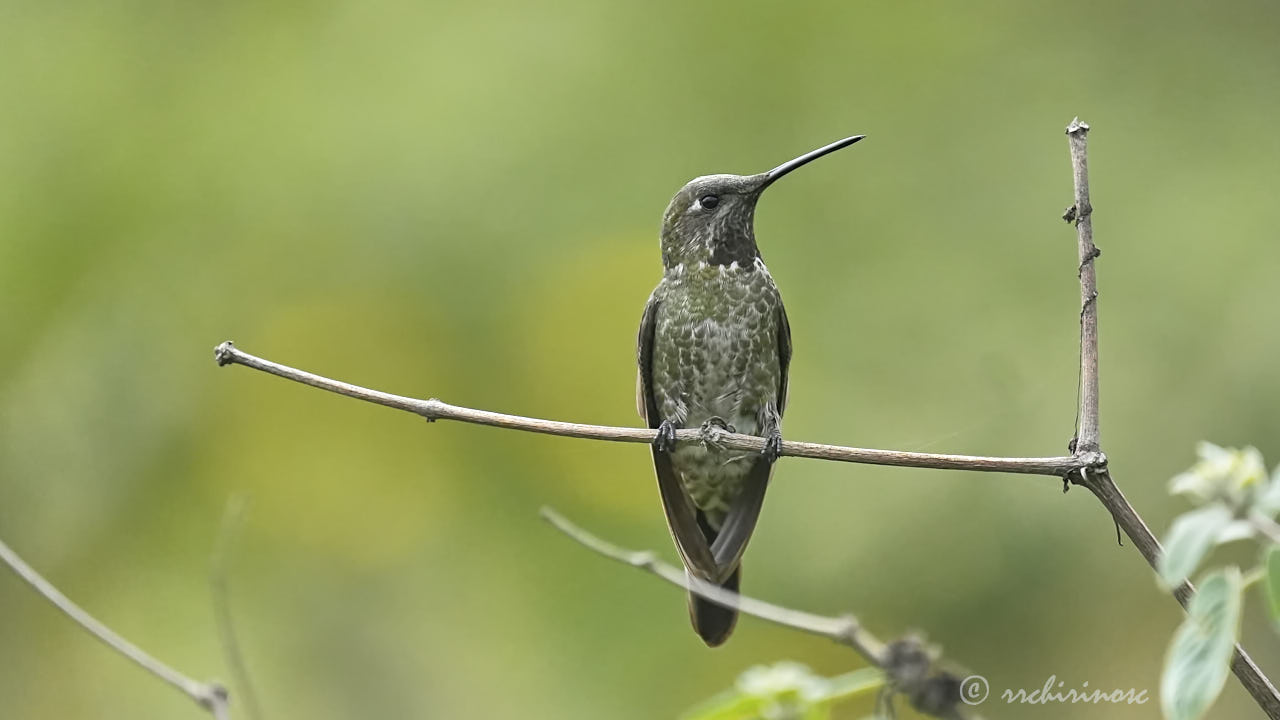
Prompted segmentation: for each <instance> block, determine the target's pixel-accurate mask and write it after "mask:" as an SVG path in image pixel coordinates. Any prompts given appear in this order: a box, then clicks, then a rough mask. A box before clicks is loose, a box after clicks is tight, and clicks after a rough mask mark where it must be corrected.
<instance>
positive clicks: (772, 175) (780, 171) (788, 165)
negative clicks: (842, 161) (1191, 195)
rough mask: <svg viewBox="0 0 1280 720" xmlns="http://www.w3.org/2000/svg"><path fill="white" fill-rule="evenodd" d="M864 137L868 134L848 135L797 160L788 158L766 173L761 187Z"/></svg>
mask: <svg viewBox="0 0 1280 720" xmlns="http://www.w3.org/2000/svg"><path fill="white" fill-rule="evenodd" d="M864 137H866V135H854V136H853V137H847V138H845V139H843V140H837V141H835V142H833V143H831V144H830V145H824V146H823V147H820V148H818V149H817V150H814V151H812V152H807V153H805V154H804V155H801V156H800V157H798V158H796V159H795V160H788V161H787V162H784V163H782V164H781V165H779V166H778V167H776V168H774V169H772V170H770V171H769V172H767V173H765V174H764V184H763V185H761V186H760V189H761V190H764V189H765V188H767V187H769V186H770V185H772V184H773V183H774V182H775V181H777V179H778V178H780V177H782V176H783V175H786V174H787V173H789V172H791V171H792V170H795V169H796V168H798V167H800V166H801V165H807V164H808V163H810V162H813V161H814V160H817V159H818V158H820V157H822V156H823V155H828V154H830V153H833V152H835V151H837V150H839V149H840V148H846V147H849V146H850V145H852V144H854V143H856V142H858V141H859V140H861V139H862V138H864Z"/></svg>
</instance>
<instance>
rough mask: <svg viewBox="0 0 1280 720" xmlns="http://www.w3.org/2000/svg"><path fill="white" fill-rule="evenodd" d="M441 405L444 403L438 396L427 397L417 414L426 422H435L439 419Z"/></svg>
mask: <svg viewBox="0 0 1280 720" xmlns="http://www.w3.org/2000/svg"><path fill="white" fill-rule="evenodd" d="M441 405H444V403H443V402H441V401H440V399H439V398H427V401H426V402H425V403H424V404H423V406H422V409H421V410H420V411H419V412H418V414H419V415H421V416H422V417H424V418H426V419H427V422H435V421H436V420H439V419H440V406H441Z"/></svg>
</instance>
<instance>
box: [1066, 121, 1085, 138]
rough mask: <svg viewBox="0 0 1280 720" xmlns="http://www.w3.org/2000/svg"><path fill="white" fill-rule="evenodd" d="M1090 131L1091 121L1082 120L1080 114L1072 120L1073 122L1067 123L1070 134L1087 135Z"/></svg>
mask: <svg viewBox="0 0 1280 720" xmlns="http://www.w3.org/2000/svg"><path fill="white" fill-rule="evenodd" d="M1088 132H1089V123H1087V122H1082V121H1081V120H1080V117H1079V116H1076V117H1075V118H1073V119H1072V120H1071V124H1070V125H1067V134H1068V135H1085V134H1087V133H1088Z"/></svg>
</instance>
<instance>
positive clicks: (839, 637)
mask: <svg viewBox="0 0 1280 720" xmlns="http://www.w3.org/2000/svg"><path fill="white" fill-rule="evenodd" d="M540 513H541V515H542V517H543V519H545V520H546V521H547V522H549V523H551V525H553V526H554V527H555V528H556V529H557V530H559V531H560V532H562V533H564V534H565V535H568V536H569V537H570V538H572V539H573V540H575V541H576V542H578V543H579V544H581V545H584V546H586V547H587V548H589V549H590V550H593V551H595V552H597V553H599V554H601V555H603V556H605V557H607V558H609V559H610V560H616V561H618V562H621V563H624V564H626V565H630V566H631V567H634V568H639V569H641V570H644V571H645V572H647V573H650V574H652V575H656V576H658V577H660V578H662V579H663V580H665V581H667V582H669V583H671V584H672V585H675V586H676V587H680V588H684V589H685V590H686V591H688V592H692V593H696V594H698V595H699V596H701V597H704V598H706V599H708V600H710V601H712V602H714V603H717V604H719V605H723V606H725V607H729V608H736V609H737V610H738V611H739V612H742V613H744V614H747V615H750V616H752V617H755V618H759V619H761V620H765V621H767V622H771V623H774V624H775V625H781V626H783V627H787V628H791V629H792V630H799V631H800V632H804V633H809V634H810V635H817V636H819V637H825V638H827V639H829V640H833V641H835V642H837V643H839V644H841V645H844V646H846V647H849V648H852V649H853V650H854V652H856V653H858V654H859V655H861V656H862V657H863V658H864V659H866V661H867V662H868V663H870V664H871V665H873V666H875V667H877V668H879V669H881V670H883V671H884V673H885V676H886V678H888V684H889V686H890V687H891V688H893V689H894V691H896V692H901V693H903V694H904V695H906V696H907V697H908V698H909V699H910V700H911V702H912V706H913V707H915V708H916V709H917V710H919V711H921V712H923V713H925V714H928V715H933V716H935V717H940V718H960V717H961V715H960V713H959V710H958V707H957V706H958V705H959V703H960V680H959V678H957V677H956V676H955V675H953V674H951V673H948V672H945V671H942V672H936V673H929V672H928V666H931V665H933V664H934V663H935V662H936V659H935V658H933V657H931V653H929V651H928V650H927V649H926V648H925V647H924V644H923V642H921V641H920V640H919V638H916V637H914V636H908V637H906V638H903V639H901V640H896V641H894V642H892V643H884V642H881V641H880V640H879V639H877V638H876V637H875V636H874V635H872V634H871V633H870V632H869V631H868V630H867V629H866V628H864V627H862V624H861V623H859V622H858V620H857V618H855V617H854V616H852V615H844V616H841V617H830V616H827V615H815V614H814V613H809V612H804V611H803V610H793V609H791V608H786V607H782V606H781V605H774V604H773V603H768V602H765V601H763V600H757V599H755V598H751V597H747V596H745V595H739V594H738V593H735V592H731V591H729V590H725V589H724V588H722V587H719V586H718V585H713V584H711V583H708V582H706V581H704V580H702V579H700V578H697V577H694V576H692V575H689V574H687V573H685V571H684V569H683V568H678V567H676V566H674V565H670V564H668V563H665V562H662V561H661V560H659V559H658V558H657V556H656V555H654V553H653V552H651V551H647V550H625V549H623V548H620V547H618V546H616V545H614V544H612V543H610V542H607V541H605V540H602V539H600V538H598V537H596V536H595V535H592V534H591V533H589V532H587V531H586V530H583V529H582V528H580V527H578V526H577V525H575V524H573V523H572V522H570V521H569V520H568V519H566V518H565V517H564V516H563V515H561V514H560V513H558V512H556V511H555V510H552V509H551V508H549V507H544V508H542V510H541V511H540ZM921 664H924V665H925V666H926V667H925V668H924V672H921ZM971 718H976V716H971Z"/></svg>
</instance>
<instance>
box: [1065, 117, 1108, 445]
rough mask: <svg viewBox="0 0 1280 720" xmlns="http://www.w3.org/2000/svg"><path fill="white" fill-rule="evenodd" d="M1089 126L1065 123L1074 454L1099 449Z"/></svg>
mask: <svg viewBox="0 0 1280 720" xmlns="http://www.w3.org/2000/svg"><path fill="white" fill-rule="evenodd" d="M1088 135H1089V125H1088V124H1087V123H1083V122H1080V118H1076V119H1074V120H1072V121H1071V124H1070V125H1068V126H1067V141H1068V143H1069V144H1070V145H1071V168H1072V178H1073V180H1074V184H1075V204H1074V205H1073V206H1072V207H1071V208H1070V209H1069V210H1067V218H1068V219H1069V220H1074V222H1075V225H1076V236H1077V238H1078V241H1079V246H1080V267H1079V273H1080V410H1079V420H1078V425H1077V427H1076V441H1075V447H1074V448H1073V449H1074V451H1075V452H1076V453H1093V452H1098V451H1099V444H1098V280H1097V275H1096V273H1095V272H1094V267H1093V261H1094V259H1096V258H1097V257H1098V255H1100V254H1101V253H1100V251H1099V250H1098V246H1096V245H1094V244H1093V206H1092V205H1090V204H1089V157H1088V142H1089V141H1088Z"/></svg>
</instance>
